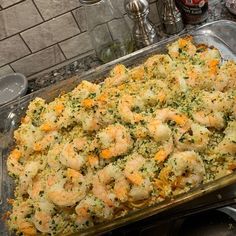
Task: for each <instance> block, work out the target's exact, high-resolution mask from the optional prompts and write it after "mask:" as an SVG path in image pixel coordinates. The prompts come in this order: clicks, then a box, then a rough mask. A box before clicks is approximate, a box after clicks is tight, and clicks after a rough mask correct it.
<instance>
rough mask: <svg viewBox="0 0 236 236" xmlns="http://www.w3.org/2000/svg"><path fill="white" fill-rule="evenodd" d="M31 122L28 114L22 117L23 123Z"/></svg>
mask: <svg viewBox="0 0 236 236" xmlns="http://www.w3.org/2000/svg"><path fill="white" fill-rule="evenodd" d="M29 122H30V118H29V117H28V116H25V117H23V118H21V123H22V124H28V123H29Z"/></svg>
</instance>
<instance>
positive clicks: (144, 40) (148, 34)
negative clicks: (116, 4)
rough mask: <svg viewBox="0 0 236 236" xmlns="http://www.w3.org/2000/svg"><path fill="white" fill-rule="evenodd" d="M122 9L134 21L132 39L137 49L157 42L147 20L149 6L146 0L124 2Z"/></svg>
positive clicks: (152, 27) (126, 0) (153, 30)
mask: <svg viewBox="0 0 236 236" xmlns="http://www.w3.org/2000/svg"><path fill="white" fill-rule="evenodd" d="M124 8H125V10H126V12H127V14H128V16H129V18H130V19H132V20H133V21H134V27H133V37H134V41H135V43H136V47H137V48H142V47H145V46H148V45H150V44H153V43H155V42H157V35H156V31H155V29H154V26H153V25H152V23H151V22H150V21H149V20H148V18H147V16H148V13H149V4H148V1H147V0H125V1H124Z"/></svg>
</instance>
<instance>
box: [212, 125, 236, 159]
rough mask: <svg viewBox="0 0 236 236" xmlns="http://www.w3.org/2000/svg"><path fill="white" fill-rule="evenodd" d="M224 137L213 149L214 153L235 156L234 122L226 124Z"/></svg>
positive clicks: (235, 128) (235, 136)
mask: <svg viewBox="0 0 236 236" xmlns="http://www.w3.org/2000/svg"><path fill="white" fill-rule="evenodd" d="M224 133H225V136H224V138H223V140H222V141H221V142H220V143H219V145H218V146H217V147H216V148H215V152H216V153H221V154H222V153H223V154H227V153H228V154H231V155H235V154H236V122H235V121H232V122H229V123H228V126H227V128H226V129H225V130H224Z"/></svg>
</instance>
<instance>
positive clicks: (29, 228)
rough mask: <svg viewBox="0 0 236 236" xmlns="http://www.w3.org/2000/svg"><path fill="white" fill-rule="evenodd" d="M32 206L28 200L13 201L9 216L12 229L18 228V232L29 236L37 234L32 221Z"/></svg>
mask: <svg viewBox="0 0 236 236" xmlns="http://www.w3.org/2000/svg"><path fill="white" fill-rule="evenodd" d="M33 211H34V206H33V203H32V202H31V201H30V200H26V201H22V200H21V201H19V200H15V201H14V203H13V213H12V215H11V217H10V220H11V225H10V227H11V228H12V229H16V230H18V231H19V232H20V233H22V234H24V235H29V236H35V235H37V230H36V228H35V226H34V224H33V222H32V217H31V215H32V214H33Z"/></svg>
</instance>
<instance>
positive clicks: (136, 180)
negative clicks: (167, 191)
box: [124, 153, 152, 201]
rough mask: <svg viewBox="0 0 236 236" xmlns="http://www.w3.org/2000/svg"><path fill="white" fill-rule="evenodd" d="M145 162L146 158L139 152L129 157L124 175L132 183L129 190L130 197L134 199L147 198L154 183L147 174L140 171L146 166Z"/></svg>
mask: <svg viewBox="0 0 236 236" xmlns="http://www.w3.org/2000/svg"><path fill="white" fill-rule="evenodd" d="M145 164H146V160H145V158H144V157H143V156H141V155H139V154H137V153H134V154H132V155H130V156H128V157H127V161H126V164H125V169H124V175H125V177H126V178H127V179H128V181H129V182H130V183H131V184H132V186H131V189H130V191H129V197H130V198H131V199H132V201H139V200H143V199H146V198H148V197H149V195H150V192H151V191H152V185H151V182H150V180H149V178H145V175H144V174H143V173H142V172H141V171H140V169H141V168H142V167H145Z"/></svg>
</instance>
